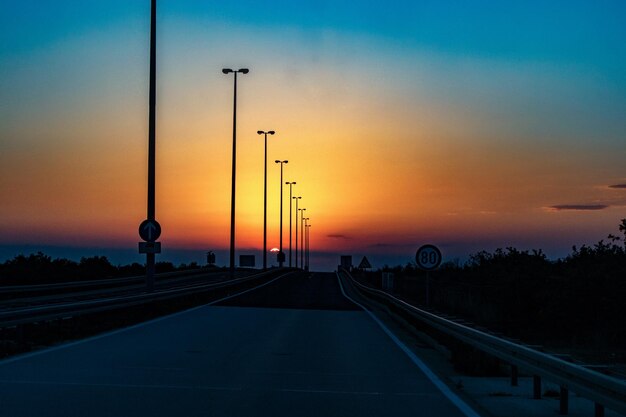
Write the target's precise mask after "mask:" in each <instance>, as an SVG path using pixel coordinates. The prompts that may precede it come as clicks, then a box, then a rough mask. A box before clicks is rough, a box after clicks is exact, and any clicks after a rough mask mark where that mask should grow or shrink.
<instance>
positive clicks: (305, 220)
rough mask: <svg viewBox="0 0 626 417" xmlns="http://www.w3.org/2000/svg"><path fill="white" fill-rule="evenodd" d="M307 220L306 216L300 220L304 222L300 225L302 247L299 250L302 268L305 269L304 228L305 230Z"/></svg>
mask: <svg viewBox="0 0 626 417" xmlns="http://www.w3.org/2000/svg"><path fill="white" fill-rule="evenodd" d="M308 220H309V218H308V217H305V218H304V219H302V221H303V222H304V224H303V226H302V249H301V252H302V269H304V270H306V267H307V266H308V265H307V264H306V262H305V257H304V254H305V249H306V248H305V242H306V240H305V239H304V238H305V237H306V230H307V228H308V226H307V221H308Z"/></svg>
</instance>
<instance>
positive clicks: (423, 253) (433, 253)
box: [415, 245, 441, 271]
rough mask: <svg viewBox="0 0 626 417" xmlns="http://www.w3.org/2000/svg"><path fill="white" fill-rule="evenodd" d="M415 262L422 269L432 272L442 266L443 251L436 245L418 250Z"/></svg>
mask: <svg viewBox="0 0 626 417" xmlns="http://www.w3.org/2000/svg"><path fill="white" fill-rule="evenodd" d="M415 261H416V262H417V266H419V267H420V268H421V269H424V270H426V271H430V270H432V269H435V268H437V267H438V266H439V265H440V264H441V251H440V250H439V248H437V246H435V245H424V246H422V247H420V248H419V249H418V250H417V253H416V254H415Z"/></svg>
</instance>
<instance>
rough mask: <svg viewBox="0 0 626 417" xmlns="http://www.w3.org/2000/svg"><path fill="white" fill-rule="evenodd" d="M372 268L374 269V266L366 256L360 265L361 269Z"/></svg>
mask: <svg viewBox="0 0 626 417" xmlns="http://www.w3.org/2000/svg"><path fill="white" fill-rule="evenodd" d="M371 267H372V264H371V263H370V261H368V260H367V258H366V257H365V256H364V257H363V259H362V260H361V263H360V264H359V269H369V268H371Z"/></svg>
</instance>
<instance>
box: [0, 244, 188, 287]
mask: <svg viewBox="0 0 626 417" xmlns="http://www.w3.org/2000/svg"><path fill="white" fill-rule="evenodd" d="M196 268H199V265H198V264H197V263H195V262H192V263H190V264H181V265H178V266H175V265H174V264H173V263H171V262H157V264H156V272H157V273H162V272H174V271H182V270H187V269H196ZM145 273H146V267H145V266H144V265H141V264H138V263H133V264H130V265H118V266H115V265H112V264H111V262H109V260H108V259H107V257H106V256H93V257H83V258H81V259H80V261H79V262H75V261H72V260H69V259H64V258H57V259H52V258H51V257H50V256H48V255H45V254H44V253H42V252H38V253H34V254H30V255H28V256H25V255H18V256H16V257H15V258H13V259H10V260H7V261H6V262H4V263H2V264H0V286H3V285H31V284H53V283H57V282H72V281H88V280H94V279H104V278H118V277H120V278H121V277H130V276H140V275H143V274H145Z"/></svg>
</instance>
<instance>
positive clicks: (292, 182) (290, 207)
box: [285, 181, 296, 268]
mask: <svg viewBox="0 0 626 417" xmlns="http://www.w3.org/2000/svg"><path fill="white" fill-rule="evenodd" d="M285 184H287V185H288V186H289V268H291V212H292V211H293V208H292V204H291V203H292V201H291V200H293V186H294V185H296V182H295V181H291V182H289V181H287V182H286V183H285Z"/></svg>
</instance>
